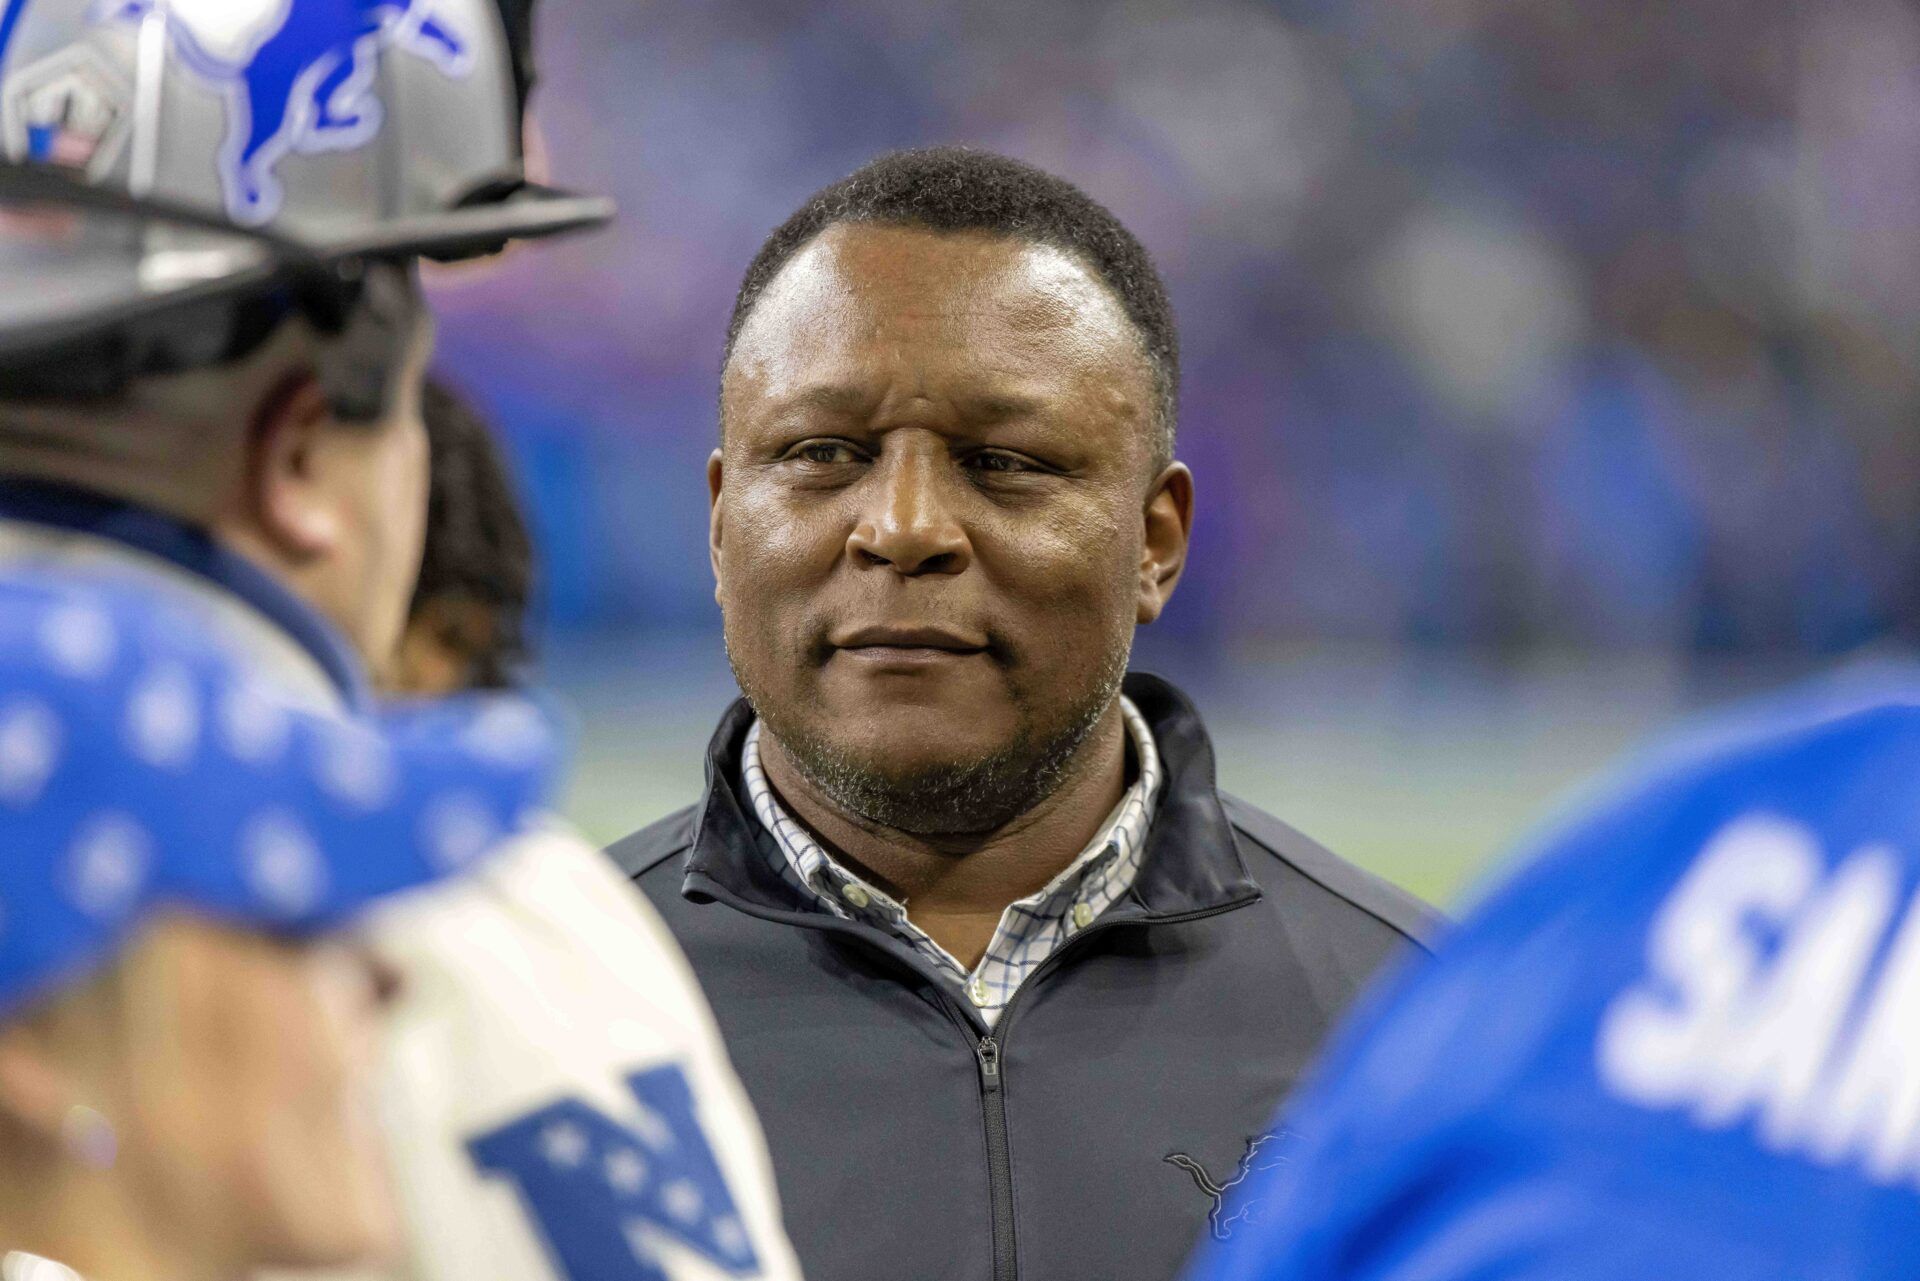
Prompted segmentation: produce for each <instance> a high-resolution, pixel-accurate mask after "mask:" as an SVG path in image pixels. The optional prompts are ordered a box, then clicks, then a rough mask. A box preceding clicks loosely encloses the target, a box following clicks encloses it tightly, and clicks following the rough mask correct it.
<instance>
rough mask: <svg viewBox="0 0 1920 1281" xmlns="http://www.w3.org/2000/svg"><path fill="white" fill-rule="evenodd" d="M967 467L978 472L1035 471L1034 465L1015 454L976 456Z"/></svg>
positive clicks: (968, 461)
mask: <svg viewBox="0 0 1920 1281" xmlns="http://www.w3.org/2000/svg"><path fill="white" fill-rule="evenodd" d="M967 465H968V466H969V467H972V468H973V469H974V470H976V471H991V472H1023V471H1033V470H1034V466H1033V464H1032V463H1030V462H1028V461H1027V460H1026V459H1024V458H1021V457H1019V456H1018V455H1015V454H997V453H981V454H975V455H974V456H973V457H971V458H969V459H968V460H967Z"/></svg>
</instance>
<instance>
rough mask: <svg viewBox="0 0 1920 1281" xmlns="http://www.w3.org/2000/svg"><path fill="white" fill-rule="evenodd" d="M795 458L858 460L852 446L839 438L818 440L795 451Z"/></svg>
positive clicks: (828, 460) (819, 460) (844, 461)
mask: <svg viewBox="0 0 1920 1281" xmlns="http://www.w3.org/2000/svg"><path fill="white" fill-rule="evenodd" d="M792 456H793V457H794V458H797V459H799V460H800V461H802V462H808V463H850V462H854V461H856V459H855V455H854V452H853V450H852V449H851V448H849V447H848V446H846V445H843V444H841V443H840V442H839V441H837V440H816V441H812V442H810V443H808V444H805V445H802V446H800V448H798V449H796V450H794V451H793V455H792Z"/></svg>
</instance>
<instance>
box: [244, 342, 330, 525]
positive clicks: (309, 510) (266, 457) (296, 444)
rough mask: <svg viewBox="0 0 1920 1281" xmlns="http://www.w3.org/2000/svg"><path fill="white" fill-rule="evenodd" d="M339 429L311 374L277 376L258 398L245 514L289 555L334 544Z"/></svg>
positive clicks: (250, 437)
mask: <svg viewBox="0 0 1920 1281" xmlns="http://www.w3.org/2000/svg"><path fill="white" fill-rule="evenodd" d="M337 430H339V426H338V424H337V423H336V422H335V421H334V417H333V412H332V410H331V408H330V406H329V405H328V403H327V398H326V394H325V393H324V392H323V391H322V390H321V387H320V384H319V382H318V381H317V380H316V379H314V378H313V377H311V376H310V375H298V376H295V377H292V378H289V379H288V380H287V381H286V382H284V383H282V384H280V386H279V387H277V388H276V389H275V390H274V392H273V394H272V395H270V396H268V397H267V398H266V399H265V400H264V401H263V402H261V405H260V408H259V411H258V412H257V413H256V414H255V415H254V421H253V429H252V431H251V432H249V434H248V443H247V481H246V483H247V491H248V492H247V495H246V507H247V515H248V516H249V518H250V519H251V522H252V523H253V524H254V526H255V528H256V530H257V532H258V534H259V536H260V537H262V538H264V539H265V540H266V541H267V542H268V543H270V544H271V545H272V546H273V548H274V549H275V550H276V551H278V552H279V553H281V554H282V555H284V556H287V557H288V558H289V559H292V560H295V561H306V560H312V559H314V558H315V557H319V556H325V555H327V554H328V553H330V552H332V551H334V550H335V549H336V548H337V547H338V546H339V544H340V540H341V538H342V537H343V535H344V531H345V525H344V520H343V514H342V512H341V511H340V507H339V504H338V501H337V497H336V495H334V494H333V493H332V492H331V490H330V488H329V486H328V485H327V483H326V473H327V469H326V467H325V465H324V464H325V457H326V453H327V449H326V446H327V444H328V440H329V436H330V433H332V432H334V431H337Z"/></svg>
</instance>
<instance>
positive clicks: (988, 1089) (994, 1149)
mask: <svg viewBox="0 0 1920 1281" xmlns="http://www.w3.org/2000/svg"><path fill="white" fill-rule="evenodd" d="M974 1056H975V1057H976V1058H978V1059H979V1060H980V1104H981V1110H982V1112H983V1113H984V1114H985V1116H986V1125H987V1189H988V1204H989V1205H990V1206H991V1207H992V1210H993V1281H1014V1278H1015V1277H1016V1276H1017V1275H1018V1272H1017V1269H1018V1266H1019V1263H1018V1260H1019V1256H1018V1254H1017V1253H1016V1252H1015V1250H1014V1240H1013V1157H1012V1155H1011V1154H1010V1153H1009V1152H1008V1150H1007V1097H1006V1095H1005V1094H1003V1093H1001V1081H1000V1043H999V1042H998V1041H995V1040H994V1039H993V1037H992V1036H983V1037H981V1038H980V1043H979V1044H978V1045H976V1046H975V1047H974Z"/></svg>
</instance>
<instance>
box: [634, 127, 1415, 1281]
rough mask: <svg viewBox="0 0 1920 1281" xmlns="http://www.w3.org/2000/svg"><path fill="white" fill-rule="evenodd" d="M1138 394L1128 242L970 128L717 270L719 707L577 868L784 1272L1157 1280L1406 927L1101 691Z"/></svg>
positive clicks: (1140, 299) (1142, 490)
mask: <svg viewBox="0 0 1920 1281" xmlns="http://www.w3.org/2000/svg"><path fill="white" fill-rule="evenodd" d="M1178 379H1179V363H1178V344H1177V341H1176V338H1175V332H1174V325H1173V319H1172V313H1171V309H1170V307H1169V305H1168V302H1167V298H1166V293H1165V290H1164V288H1163V287H1162V285H1161V282H1160V279H1159V276H1158V274H1157V273H1156V272H1155V270H1154V268H1153V265H1152V262H1151V261H1150V259H1149V258H1148V257H1147V254H1146V252H1145V251H1144V250H1143V249H1142V248H1141V246H1140V245H1139V243H1138V242H1137V241H1136V240H1135V239H1134V238H1133V236H1132V235H1131V234H1129V233H1128V232H1127V230H1126V229H1125V228H1124V227H1122V226H1121V225H1120V223H1119V222H1118V221H1117V220H1116V219H1115V218H1114V217H1113V215H1112V214H1111V213H1109V212H1108V211H1107V210H1105V209H1104V208H1102V207H1101V206H1100V205H1099V204H1097V203H1096V202H1094V201H1093V200H1092V199H1091V198H1089V197H1088V196H1087V195H1086V194H1085V193H1083V192H1081V191H1079V190H1078V189H1076V188H1075V187H1073V186H1072V185H1070V184H1068V183H1066V182H1064V181H1062V180H1060V179H1058V178H1055V177H1053V176H1052V175H1049V174H1046V173H1043V172H1041V171H1040V170H1037V169H1034V168H1032V167H1030V166H1027V165H1024V164H1021V163H1019V162H1017V161H1013V160H1009V159H1006V158H1003V157H1000V156H995V155H991V154H988V153H984V152H977V151H968V150H958V149H938V150H931V151H918V152H906V153H901V154H897V155H892V156H888V157H885V158H883V159H881V160H879V161H876V162H875V163H873V164H871V165H869V166H868V167H867V168H865V169H863V170H861V171H860V172H859V173H857V174H855V175H853V176H852V177H850V178H848V179H846V180H844V181H842V182H840V183H836V184H834V185H833V186H831V187H829V188H827V189H826V190H824V191H822V192H821V193H819V194H818V195H816V196H815V197H813V198H812V199H811V200H809V201H808V202H807V203H806V205H804V206H803V207H802V208H801V210H800V211H799V212H798V213H796V214H795V215H794V216H793V218H791V219H790V220H789V221H788V222H787V223H786V225H784V226H783V227H781V228H780V229H779V230H778V231H776V232H775V233H774V234H773V236H772V237H771V238H770V239H769V241H768V242H767V245H766V246H765V247H764V248H763V249H762V251H761V252H760V254H759V256H758V257H757V258H756V259H755V261H754V263H753V266H752V268H751V269H750V270H749V272H748V274H747V278H746V282H745V284H744V286H743V287H742V289H741V293H740V297H739V300H738V302H737V304H736V307H735V311H734V318H733V323H732V325H731V328H730V334H729V342H728V351H727V359H726V364H725V368H724V373H723V379H722V387H721V414H720V416H721V437H722V439H721V446H720V448H719V450H717V451H716V452H715V453H714V455H713V458H712V460H711V462H710V463H709V465H708V482H709V486H710V490H711V495H712V502H713V508H712V530H711V554H712V558H713V566H714V571H715V576H716V579H717V581H718V598H719V601H720V604H721V608H722V612H723V614H724V616H725V625H726V639H727V649H728V654H729V656H730V658H731V660H732V663H733V668H734V672H735V675H736V676H737V678H738V680H739V683H740V686H741V689H742V690H743V691H744V692H745V693H746V696H747V697H746V700H745V701H744V702H742V703H739V704H736V705H735V707H734V708H733V709H732V710H731V711H730V712H729V713H728V714H727V716H726V718H725V720H723V721H722V723H721V725H720V728H719V731H718V732H717V734H716V735H715V737H714V740H713V745H712V748H711V752H710V755H709V758H708V779H709V787H708V790H707V795H706V797H705V799H704V800H703V802H702V803H701V804H700V805H699V806H697V807H694V808H692V809H689V810H686V811H683V812H681V813H679V814H676V815H674V816H672V817H670V818H668V819H665V820H663V821H662V822H660V823H658V824H656V825H654V826H653V827H650V828H648V829H646V830H645V831H643V832H641V833H639V834H637V835H635V836H633V837H630V838H628V839H627V840H625V841H623V842H621V843H620V844H618V845H616V846H615V847H614V849H613V854H614V856H615V858H616V859H617V860H618V861H619V862H620V863H621V865H622V866H623V867H625V868H626V869H627V870H628V871H629V872H630V873H632V874H633V875H634V876H635V878H636V879H637V880H638V881H639V883H640V884H641V886H642V887H643V888H645V889H646V891H647V892H648V893H649V894H650V895H651V896H652V898H653V900H654V902H655V903H656V904H657V905H658V906H659V908H660V910H661V913H662V915H663V916H664V917H665V919H666V920H667V922H668V924H669V926H670V928H671V929H672V930H673V931H674V932H675V934H676V935H677V936H678V937H679V939H680V941H681V943H682V945H683V946H684V948H685V949H686V951H687V954H688V956H689V958H690V959H691V960H692V961H693V963H694V966H695V969H696V970H697V971H698V972H699V974H700V976H701V978H702V980H703V982H704V983H705V985H706V987H707V990H708V992H709V995H710V997H711V999H712V1001H713V1003H714V1007H715V1012H716V1014H717V1015H718V1016H719V1019H720V1022H721V1025H722V1027H723V1029H724V1031H725V1032H726V1034H727V1036H728V1038H729V1042H730V1044H731V1045H732V1047H733V1050H734V1053H735V1055H736V1059H737V1062H738V1065H739V1068H740V1071H741V1075H742V1077H743V1079H744V1080H745V1082H746V1083H747V1086H748V1090H749V1093H750V1094H751V1095H752V1096H753V1098H754V1101H755V1103H756V1105H757V1106H758V1108H759V1110H760V1112H761V1115H762V1117H763V1119H764V1122H765V1125H766V1128H767V1133H768V1138H769V1141H770V1144H771V1147H772V1149H773V1154H774V1160H775V1165H776V1169H777V1172H778V1175H779V1178H780V1181H781V1185H782V1188H783V1196H784V1200H785V1202H786V1206H787V1221H788V1227H789V1231H790V1234H791V1235H792V1237H793V1239H794V1241H795V1244H796V1246H797V1248H798V1250H799V1252H800V1255H801V1259H802V1263H803V1265H804V1267H805V1270H806V1271H807V1273H808V1275H809V1276H811V1277H814V1278H816V1281H835V1279H836V1278H855V1277H876V1276H900V1277H914V1278H932V1277H966V1278H986V1277H989V1276H990V1277H993V1278H995V1279H996V1281H1007V1279H1008V1278H1012V1277H1015V1276H1020V1275H1024V1276H1029V1277H1044V1278H1066V1277H1074V1278H1081V1277H1085V1278H1095V1277H1097V1278H1102V1279H1103V1281H1107V1279H1113V1281H1122V1279H1126V1278H1140V1279H1141V1281H1165V1279H1166V1278H1168V1277H1171V1276H1172V1275H1173V1274H1174V1272H1175V1271H1176V1269H1177V1268H1178V1266H1179V1264H1180V1260H1181V1258H1182V1256H1183V1255H1184V1254H1185V1253H1186V1251H1187V1248H1188V1246H1189V1244H1190V1242H1191V1240H1192V1238H1193V1235H1194V1233H1195V1232H1196V1231H1198V1230H1200V1229H1201V1228H1202V1227H1203V1226H1204V1225H1205V1224H1206V1223H1207V1222H1208V1221H1209V1215H1210V1213H1211V1212H1213V1211H1215V1210H1216V1208H1217V1207H1218V1205H1219V1204H1220V1192H1221V1189H1222V1188H1223V1187H1224V1186H1225V1185H1228V1184H1230V1183H1232V1182H1233V1181H1234V1178H1235V1173H1234V1172H1235V1167H1236V1163H1239V1162H1242V1161H1243V1160H1244V1158H1245V1157H1246V1156H1247V1154H1248V1153H1249V1152H1250V1150H1252V1149H1253V1147H1254V1146H1255V1141H1256V1140H1258V1139H1260V1137H1261V1136H1262V1134H1263V1132H1264V1131H1265V1130H1266V1129H1267V1127H1268V1125H1269V1124H1270V1118H1271V1116H1272V1114H1273V1109H1274V1107H1275V1105H1276V1103H1277V1102H1278V1101H1279V1099H1280V1098H1281V1097H1282V1096H1283V1095H1284V1094H1285V1093H1286V1092H1287V1091H1288V1090H1289V1088H1290V1087H1291V1086H1292V1084H1293V1083H1294V1081H1295V1080H1296V1079H1297V1077H1298V1076H1299V1074H1300V1073H1301V1071H1302V1070H1303V1069H1304V1067H1305V1065H1306V1063H1307V1062H1308V1060H1309V1059H1310V1057H1311V1056H1312V1054H1313V1052H1314V1050H1315V1049H1316V1048H1317V1046H1318V1044H1319V1042H1320V1039H1321V1037H1322V1034H1323V1033H1324V1032H1325V1030H1326V1029H1327V1027H1328V1025H1329V1023H1330V1022H1331V1021H1332V1020H1333V1019H1334V1018H1335V1017H1336V1016H1337V1015H1338V1014H1339V1013H1340V1012H1341V1011H1342V1010H1343V1009H1344V1008H1345V1007H1346V1006H1347V1004H1348V1002H1349V1001H1350V1000H1351V999H1352V997H1353V996H1354V995H1355V993H1356V992H1357V991H1358V990H1359V988H1360V986H1361V985H1362V984H1363V983H1364V982H1365V981H1366V979H1367V978H1368V976H1369V975H1371V974H1372V973H1373V971H1374V970H1375V969H1376V968H1377V967H1378V965H1379V964H1380V963H1381V961H1382V960H1383V959H1385V958H1386V957H1387V956H1388V955H1389V954H1391V953H1392V952H1393V951H1394V950H1395V949H1396V948H1398V947H1399V946H1400V945H1401V944H1402V943H1403V942H1405V941H1406V940H1407V939H1408V938H1410V937H1413V936H1416V935H1417V934H1418V933H1419V932H1420V931H1421V930H1422V929H1423V928H1424V927H1425V924H1426V922H1427V919H1428V917H1427V913H1426V912H1425V910H1424V909H1423V908H1422V907H1421V906H1420V905H1419V904H1418V903H1417V902H1416V901H1414V900H1412V899H1410V898H1408V897H1407V896H1406V895H1403V894H1401V893H1399V892H1398V891H1396V890H1393V889H1392V888H1390V887H1388V886H1386V885H1384V884H1382V883H1381V882H1378V881H1376V880H1374V879H1373V878H1371V877H1369V876H1367V875H1366V874H1364V873H1361V872H1359V871H1357V870H1355V869H1353V868H1351V867H1349V866H1348V865H1346V864H1345V863H1342V862H1340V861H1339V860H1338V859H1336V858H1334V857H1333V856H1332V855H1331V854H1328V853H1327V852H1326V851H1324V850H1322V849H1321V848H1319V847H1318V846H1316V845H1314V844H1313V843H1312V842H1310V841H1308V840H1306V839H1305V838H1304V837H1302V836H1300V835H1299V834H1298V833H1296V832H1294V831H1293V830H1292V829H1290V828H1288V827H1286V826H1285V825H1284V824H1282V823H1280V822H1278V821H1277V820H1275V819H1273V818H1271V817H1269V816H1267V815H1265V814H1261V813H1259V812H1258V811H1256V810H1254V809H1252V808H1251V807H1250V806H1247V805H1245V804H1243V803H1241V802H1239V801H1236V800H1233V799H1231V798H1227V797H1223V796H1221V795H1220V794H1219V793H1217V792H1216V791H1215V788H1214V782H1213V774H1214V771H1213V758H1212V752H1211V748H1210V747H1209V745H1208V742H1207V738H1206V734H1205V731H1204V730H1203V728H1202V727H1201V724H1200V720H1199V717H1198V715H1197V714H1196V712H1195V711H1194V709H1193V707H1192V705H1191V704H1190V703H1188V702H1187V700H1186V699H1185V698H1184V697H1183V696H1182V695H1181V694H1180V693H1179V692H1178V691H1177V690H1175V689H1174V688H1173V687H1172V686H1170V685H1168V684H1166V683H1165V682H1163V681H1160V680H1158V679H1155V678H1153V677H1150V676H1144V675H1133V676H1128V675H1127V674H1126V668H1127V661H1128V657H1129V654H1130V651H1131V646H1132V640H1133V632H1134V629H1135V627H1136V626H1138V625H1140V624H1143V623H1151V622H1152V621H1154V620H1155V619H1156V618H1157V617H1158V616H1159V615H1160V612H1161V611H1162V609H1163V608H1164V607H1165V605H1166V603H1167V601H1168V599H1169V597H1170V596H1171V595H1172V593H1173V590H1174V587H1175V585H1176V584H1177V583H1178V581H1179V578H1180V573H1181V570H1182V568H1183V566H1184V563H1185V559H1186V555H1187V540H1188V531H1189V528H1190V525H1191V520H1192V514H1193V485H1192V478H1191V476H1190V475H1189V473H1188V471H1187V469H1186V468H1185V467H1184V466H1182V465H1181V464H1180V463H1178V462H1175V461H1174V460H1173V456H1172V442H1173V433H1174V407H1175V404H1176V397H1177V391H1178ZM1260 1146H1262V1147H1263V1148H1264V1147H1265V1146H1270V1145H1260ZM1215 1222H1216V1224H1217V1226H1219V1227H1220V1228H1221V1230H1230V1225H1229V1224H1226V1223H1224V1222H1222V1221H1221V1220H1220V1219H1219V1216H1218V1215H1215Z"/></svg>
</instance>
